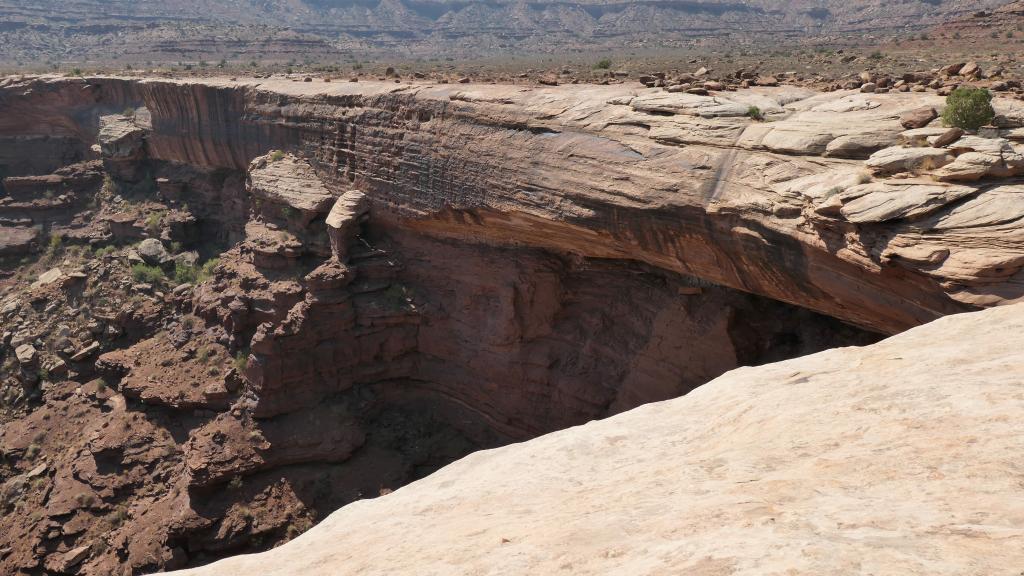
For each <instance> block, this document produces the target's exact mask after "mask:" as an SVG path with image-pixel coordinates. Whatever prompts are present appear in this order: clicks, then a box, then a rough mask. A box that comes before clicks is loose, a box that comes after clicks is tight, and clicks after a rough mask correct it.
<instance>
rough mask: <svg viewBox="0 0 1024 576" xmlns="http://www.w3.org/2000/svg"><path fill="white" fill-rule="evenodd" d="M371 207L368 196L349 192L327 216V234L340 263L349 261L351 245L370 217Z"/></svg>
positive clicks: (354, 191)
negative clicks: (361, 226)
mask: <svg viewBox="0 0 1024 576" xmlns="http://www.w3.org/2000/svg"><path fill="white" fill-rule="evenodd" d="M369 211H370V206H369V202H368V201H367V199H366V195H365V194H363V193H362V192H360V191H359V190H349V191H348V192H345V193H344V194H342V195H341V197H340V198H338V199H337V200H336V201H335V202H334V206H333V207H332V208H331V212H330V213H329V214H328V215H327V234H328V235H329V236H330V237H331V252H332V254H333V255H334V258H335V259H336V260H337V261H338V262H345V261H346V260H347V259H348V249H349V245H350V244H351V243H352V241H353V240H355V237H356V235H357V234H359V226H360V224H362V223H363V222H364V221H365V220H366V219H367V218H368V217H369Z"/></svg>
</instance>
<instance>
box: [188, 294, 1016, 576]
mask: <svg viewBox="0 0 1024 576" xmlns="http://www.w3.org/2000/svg"><path fill="white" fill-rule="evenodd" d="M1021 333H1024V305H1016V306H1006V307H1001V308H995V309H992V310H987V311H984V312H978V313H971V314H961V315H954V316H950V317H946V318H943V319H940V320H937V321H935V322H933V323H931V324H928V325H925V326H922V327H919V328H915V329H913V330H910V331H908V332H906V333H904V334H901V335H899V336H895V337H892V338H889V339H888V340H885V341H883V342H881V343H879V344H876V345H873V346H869V347H865V348H844V349H838V350H832V351H828V352H824V353H820V354H816V355H813V356H808V357H804V358H798V359H795V360H790V361H787V362H782V363H778V364H772V365H767V366H762V367H759V368H743V369H739V370H734V371H733V372H730V373H728V374H726V375H724V376H722V377H720V378H718V379H716V380H714V381H712V382H711V383H709V384H706V385H704V386H702V387H700V388H698V389H697V390H695V391H694V392H692V393H690V394H689V395H687V396H685V397H683V398H679V399H676V400H670V401H667V402H661V403H657V404H651V405H647V406H644V407H641V408H637V409H635V410H633V411H630V412H627V413H624V414H621V415H619V416H615V417H612V418H610V419H607V420H604V421H601V422H595V423H591V424H587V425H585V426H580V427H577V428H572V429H568V430H564V431H561V432H556V433H554V434H550V435H547V436H543V437H541V438H538V439H535V440H532V441H529V442H526V443H523V444H517V445H513V446H508V447H505V448H499V449H496V450H490V451H485V452H479V453H476V454H473V455H471V456H469V457H467V458H464V459H463V460H461V461H459V462H456V463H455V464H452V465H450V466H448V467H446V468H444V469H442V470H441V471H439V472H437V473H435V474H433V475H432V476H430V477H428V478H426V479H424V480H421V481H419V482H416V483H413V484H411V485H408V486H406V487H404V488H402V489H400V490H398V491H396V492H395V493H392V494H389V495H387V496H384V497H381V498H377V499H373V500H364V501H360V502H357V503H355V504H351V505H349V506H347V507H345V508H343V509H341V510H340V511H338V512H336V513H334V514H333V515H331V516H330V517H329V518H327V519H326V520H325V521H323V522H322V523H321V524H320V525H318V526H316V527H314V528H313V529H312V530H310V531H309V532H308V533H306V534H304V535H302V536H300V537H299V538H297V539H296V540H294V541H293V542H290V543H288V544H286V545H284V546H282V547H281V548H278V549H275V550H271V551H269V552H265V553H262V554H256V555H251V556H239V557H235V558H230V559H227V560H223V561H220V562H217V563H215V564H212V565H210V566H206V567H204V568H199V569H195V570H188V571H184V572H180V573H177V574H180V575H182V576H184V575H189V576H242V575H245V576H284V575H289V576H292V575H295V576H320V575H324V576H326V575H331V576H341V575H347V574H352V575H355V574H359V575H362V576H370V575H377V574H380V575H384V574H388V575H395V574H417V575H441V574H445V575H448V574H489V575H512V574H561V573H566V574H577V575H588V574H594V575H598V574H600V575H605V574H633V575H656V574H716V575H734V576H741V575H742V576H746V575H749V576H762V575H765V574H790V575H805V574H806V575H809V576H810V575H814V576H818V575H821V574H903V575H921V576H937V575H950V576H953V575H958V576H959V575H962V574H1002V573H1005V572H1006V570H1007V567H1015V566H1021V565H1022V564H1024V546H1020V543H1021V542H1024V497H1022V488H1021V486H1020V478H1021V473H1022V469H1021V462H1022V461H1024V444H1022V443H1021V442H1020V427H1019V415H1020V414H1021V412H1022V410H1024V394H1022V391H1024V348H1022V347H1021V346H1020V338H1019V336H1020V334H1021Z"/></svg>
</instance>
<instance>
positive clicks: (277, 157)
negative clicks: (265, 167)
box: [270, 150, 284, 162]
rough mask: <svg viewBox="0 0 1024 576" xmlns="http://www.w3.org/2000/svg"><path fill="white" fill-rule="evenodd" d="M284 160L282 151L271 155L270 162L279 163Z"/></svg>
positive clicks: (276, 151) (275, 151)
mask: <svg viewBox="0 0 1024 576" xmlns="http://www.w3.org/2000/svg"><path fill="white" fill-rule="evenodd" d="M283 158H284V152H283V151H281V150H274V151H273V152H271V153H270V161H271V162H277V161H279V160H281V159H283Z"/></svg>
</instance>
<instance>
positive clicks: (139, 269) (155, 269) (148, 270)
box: [132, 262, 164, 284]
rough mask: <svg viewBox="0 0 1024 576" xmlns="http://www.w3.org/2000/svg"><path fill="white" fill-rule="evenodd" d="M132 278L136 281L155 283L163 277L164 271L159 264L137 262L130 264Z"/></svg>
mask: <svg viewBox="0 0 1024 576" xmlns="http://www.w3.org/2000/svg"><path fill="white" fill-rule="evenodd" d="M132 279H133V280H135V281H136V282H145V283H146V284H156V283H158V282H160V281H162V280H163V279H164V271H163V270H162V269H161V268H160V267H159V266H150V265H148V264H143V263H142V262H139V263H138V264H133V265H132Z"/></svg>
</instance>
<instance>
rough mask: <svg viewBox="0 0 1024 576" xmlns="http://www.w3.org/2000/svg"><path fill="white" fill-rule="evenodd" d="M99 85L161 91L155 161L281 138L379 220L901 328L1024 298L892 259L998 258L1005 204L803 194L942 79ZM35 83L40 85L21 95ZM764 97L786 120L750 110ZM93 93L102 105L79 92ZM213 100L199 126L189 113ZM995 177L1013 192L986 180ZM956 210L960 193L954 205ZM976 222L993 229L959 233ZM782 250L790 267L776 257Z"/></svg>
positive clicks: (1013, 290) (1015, 113)
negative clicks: (716, 88) (913, 250)
mask: <svg viewBox="0 0 1024 576" xmlns="http://www.w3.org/2000/svg"><path fill="white" fill-rule="evenodd" d="M80 82H83V81H79V80H69V79H61V80H34V81H31V80H30V81H27V82H25V83H22V84H17V83H14V84H12V85H10V86H8V87H7V88H6V91H7V92H8V93H11V96H10V98H9V101H10V102H11V106H12V109H14V110H17V109H18V107H19V106H30V105H38V104H47V103H50V102H57V103H60V104H61V105H65V104H66V103H67V100H68V99H70V98H71V96H70V95H69V94H66V92H70V91H72V90H75V91H78V92H81V91H82V89H81V86H80V85H77V84H76V83H80ZM88 82H89V86H90V87H91V88H90V90H91V92H90V93H91V94H92V95H93V96H94V97H95V98H96V100H98V101H99V102H101V103H109V107H110V108H115V107H122V108H123V104H124V103H125V102H133V103H144V104H145V107H146V108H147V109H148V110H149V111H150V113H151V115H152V126H153V128H152V131H151V132H150V133H149V134H147V137H146V142H147V149H148V151H149V154H150V157H151V158H157V159H161V160H162V161H171V162H177V163H186V164H189V165H193V166H197V165H198V166H207V167H216V169H228V168H230V169H233V170H244V169H246V168H247V167H248V164H249V162H250V160H251V159H252V158H255V157H257V156H260V155H262V154H265V153H267V152H268V151H269V150H271V149H285V150H286V151H295V152H302V153H303V156H305V157H306V158H308V161H309V162H310V163H311V166H312V169H313V170H314V171H315V172H316V173H317V174H318V176H319V177H320V178H322V179H323V181H324V183H325V185H326V186H328V187H329V188H330V189H332V190H336V191H340V190H345V189H351V188H356V189H359V190H361V191H362V192H364V193H365V194H366V195H367V198H368V199H369V202H370V204H371V206H373V207H374V210H375V212H378V213H379V214H378V216H376V217H377V218H378V219H381V220H389V221H395V222H397V223H398V224H397V226H400V227H404V228H410V229H416V230H417V231H418V232H420V233H424V234H430V235H434V236H444V237H450V238H458V239H474V240H476V241H482V242H488V243H505V242H509V241H513V239H514V242H516V243H518V244H524V245H532V246H536V247H540V248H545V249H550V250H555V251H560V252H569V253H577V254H582V255H585V256H591V257H601V258H625V259H632V260H638V261H642V262H646V263H648V264H651V265H654V266H657V267H659V268H664V269H669V270H673V271H675V272H680V273H684V274H689V275H694V276H699V277H702V278H706V279H709V280H712V281H714V282H716V283H718V284H722V285H726V286H730V287H733V288H737V289H741V290H746V291H750V292H754V293H758V294H762V295H766V296H769V297H771V298H775V299H780V300H784V301H787V302H791V303H797V304H799V305H801V306H806V307H809V308H812V309H814V310H817V311H819V312H822V313H825V314H829V315H832V316H835V317H840V318H843V319H844V320H846V321H849V322H853V323H855V324H858V325H861V326H864V327H868V328H871V329H874V330H879V331H884V332H894V331H898V330H901V329H905V328H907V327H910V326H913V325H916V324H919V323H921V322H924V321H927V320H929V319H932V318H935V317H936V316H938V315H941V314H945V313H950V312H955V311H960V310H964V309H968V308H970V307H971V306H972V305H977V304H979V303H981V302H982V301H985V302H989V301H996V300H1000V299H1002V300H1003V301H1011V300H1013V299H1015V298H1017V297H1019V296H1020V290H1021V284H1020V282H1019V279H1018V278H1017V276H1016V274H1017V273H1018V272H1019V270H1020V268H1017V267H1007V266H1004V267H1001V268H1000V271H998V272H997V271H995V270H983V269H975V270H974V271H973V276H977V277H982V276H983V277H985V278H986V280H985V281H984V282H977V281H971V280H969V279H968V278H969V276H971V275H972V274H971V273H968V274H952V275H945V271H944V270H943V269H941V268H940V269H938V270H935V269H931V268H928V269H922V268H918V267H915V266H914V265H911V264H908V263H905V262H904V263H901V265H899V266H892V265H890V264H887V263H886V262H883V258H882V253H883V252H885V251H886V249H887V244H891V243H905V242H917V241H921V240H922V239H924V240H925V241H928V240H929V239H931V238H934V237H935V236H936V235H937V234H941V235H942V236H943V238H944V241H945V242H948V243H951V244H953V246H951V258H955V259H957V260H958V261H961V262H968V261H971V260H972V259H973V260H975V261H978V262H983V261H985V260H987V258H984V257H982V256H983V255H982V253H983V252H985V251H987V250H989V248H988V247H987V246H991V245H992V242H996V240H995V239H996V238H1005V235H1006V234H1007V230H1006V229H1005V228H1004V227H1003V225H1002V224H997V223H996V222H997V221H1001V220H1002V218H1001V216H999V215H996V214H992V215H990V218H988V220H989V223H988V224H984V225H981V226H975V227H972V228H971V229H970V230H956V231H953V230H942V231H940V230H939V229H938V228H936V227H935V225H934V224H930V223H924V225H925V228H922V227H921V226H922V223H921V222H916V221H911V220H909V219H907V218H904V219H900V220H895V221H892V222H890V223H889V224H887V227H886V229H885V230H884V231H883V230H876V229H862V228H861V227H860V226H861V225H859V224H856V223H852V222H848V221H846V220H844V219H842V218H839V219H836V218H823V217H822V216H821V212H820V211H819V210H818V208H819V206H817V205H815V203H814V199H812V198H808V197H806V196H804V195H803V194H801V193H799V191H798V190H799V187H798V186H797V185H796V183H797V182H803V181H804V179H805V178H821V179H824V178H827V175H828V174H830V173H832V172H833V171H834V170H841V169H845V168H846V167H848V166H849V160H846V159H845V158H842V157H843V156H850V157H853V158H855V159H857V160H859V159H864V158H867V157H868V156H869V155H870V154H872V153H874V152H876V151H877V150H879V149H882V148H885V147H887V146H894V145H897V144H898V143H899V137H900V134H901V133H902V132H903V131H904V128H903V126H901V125H900V121H899V118H900V116H901V115H902V114H905V113H907V112H910V111H913V110H916V109H919V108H921V107H923V106H930V107H932V108H935V109H936V110H940V109H941V107H942V99H941V98H939V97H936V96H934V95H928V94H918V93H899V92H897V93H887V94H863V93H859V92H844V91H840V92H833V93H828V94H815V93H813V92H810V91H807V90H803V89H794V88H789V87H759V88H754V89H751V90H749V91H740V92H735V93H713V94H709V95H708V96H701V95H694V94H680V93H667V92H663V91H660V90H659V89H648V88H638V87H630V86H628V85H617V86H588V87H586V88H585V89H583V88H580V87H577V86H557V87H542V88H532V89H531V88H519V87H517V88H516V89H514V90H512V89H509V88H508V87H503V86H476V85H464V84H458V85H423V84H419V85H417V84H403V83H399V84H395V83H373V82H359V83H356V84H351V83H330V84H323V83H320V84H316V83H314V84H312V85H310V84H305V83H292V82H287V81H281V80H276V79H269V80H266V79H264V80H261V81H260V83H259V88H258V89H256V88H254V87H253V84H251V83H246V82H228V81H216V80H211V81H207V82H205V83H175V82H171V81H168V82H160V81H146V82H133V81H125V80H118V79H94V80H89V81H88ZM28 88H31V89H32V90H33V91H34V92H32V93H31V94H21V93H19V92H18V91H19V90H21V91H25V90H27V89H28ZM195 103H198V104H195ZM749 105H758V106H759V107H760V108H761V109H762V110H765V111H766V113H767V114H768V115H769V116H770V117H773V120H774V121H772V122H769V123H758V122H754V121H752V120H751V119H749V118H747V117H746V116H744V115H743V111H745V110H746V109H747V107H748V106H749ZM994 105H995V107H996V109H997V112H999V114H1000V116H999V122H1000V125H1001V126H1002V127H1003V128H1004V129H1006V130H1012V129H1014V127H1015V126H1020V125H1024V124H1022V123H1021V122H1020V119H1021V118H1022V117H1024V116H1021V114H1020V110H1019V106H1017V105H1016V104H1014V103H1013V102H1012V101H1004V100H1001V99H999V98H997V99H996V101H995V102H994ZM76 106H77V107H78V108H77V109H80V108H81V107H82V106H86V104H77V105H72V106H70V108H71V109H72V110H76ZM87 106H88V107H90V108H94V107H95V106H96V102H94V101H93V102H89V103H88V104H87ZM195 106H198V107H199V108H198V109H197V110H198V112H197V113H199V115H201V116H202V117H203V118H204V121H203V122H201V123H198V122H196V121H195V119H194V118H195V117H194V116H193V115H183V114H181V113H180V110H185V109H188V110H192V109H193V108H194V107H195ZM40 114H41V113H40V112H39V111H38V110H36V111H35V112H34V113H33V114H32V115H31V116H34V117H39V115H40ZM53 114H56V115H57V116H61V117H62V118H66V116H64V115H65V114H68V112H66V111H60V110H55V111H54V112H53ZM31 116H30V115H26V117H31ZM5 122H6V124H7V125H8V126H7V128H6V129H8V130H11V131H18V132H23V133H29V134H34V133H37V132H38V131H39V130H38V129H37V128H33V127H32V126H29V125H22V124H19V115H18V114H14V115H13V118H11V119H9V120H6V121H5ZM65 124H70V125H72V126H75V124H74V122H73V121H72V120H70V119H68V120H64V119H62V120H61V122H59V123H58V122H56V121H51V122H49V125H51V126H52V125H65ZM62 133H63V132H62ZM830 146H831V147H832V148H831V150H832V152H830V151H829V149H830V148H829V147H830ZM933 154H936V155H938V157H939V158H940V159H944V158H946V154H945V153H944V152H941V151H937V152H935V153H933ZM823 156H824V158H823ZM829 158H835V159H829ZM904 167H905V163H904ZM782 190H789V191H797V192H795V193H791V192H782ZM979 193H980V194H979V195H980V196H985V195H988V194H995V193H997V192H995V191H994V190H993V187H992V186H991V185H988V184H985V185H983V186H980V187H979ZM329 209H330V208H329V204H327V205H326V207H325V208H324V210H325V211H326V210H329ZM958 209H962V205H960V204H958V203H950V204H947V205H945V206H943V207H941V208H939V209H938V210H937V212H936V216H937V217H938V218H941V217H942V216H943V215H949V214H950V213H951V212H952V211H955V210H958ZM826 212H827V211H826ZM303 213H304V214H305V212H303ZM310 213H312V211H311V212H310ZM1010 233H1011V234H1017V233H1019V231H1017V230H1016V228H1015V227H1014V230H1013V231H1012V232H1010ZM963 235H968V236H971V237H972V238H974V239H975V241H972V242H970V243H964V244H962V245H959V246H957V241H956V238H958V237H960V236H963ZM1014 257H1016V256H1014ZM794 259H796V260H794ZM726 262H727V263H729V264H728V265H725V264H723V263H726ZM779 262H783V263H784V264H783V268H784V269H785V270H786V272H785V273H784V274H777V273H776V272H775V270H776V268H778V266H779ZM836 278H842V279H843V281H842V282H837V281H836V280H835V279H836Z"/></svg>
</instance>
